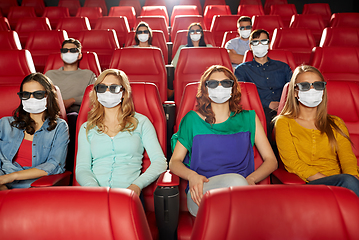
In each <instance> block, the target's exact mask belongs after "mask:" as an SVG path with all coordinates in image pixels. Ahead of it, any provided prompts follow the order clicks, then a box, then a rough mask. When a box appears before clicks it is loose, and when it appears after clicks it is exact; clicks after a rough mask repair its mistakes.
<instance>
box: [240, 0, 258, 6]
mask: <svg viewBox="0 0 359 240" xmlns="http://www.w3.org/2000/svg"><path fill="white" fill-rule="evenodd" d="M239 4H240V5H262V1H261V0H240V2H239Z"/></svg>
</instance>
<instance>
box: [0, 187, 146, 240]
mask: <svg viewBox="0 0 359 240" xmlns="http://www.w3.org/2000/svg"><path fill="white" fill-rule="evenodd" d="M24 199H26V201H24ZM0 213H1V214H0V231H1V234H2V238H4V239H25V238H28V237H29V236H31V238H34V239H39V240H40V239H54V240H56V239H67V238H69V237H70V236H71V237H70V238H73V239H111V240H112V239H123V240H125V239H126V240H131V239H133V240H140V239H142V240H148V239H152V238H151V234H150V229H149V227H148V224H147V222H146V218H145V213H144V211H143V208H142V206H141V202H140V200H139V198H138V197H137V195H136V194H135V193H134V192H132V191H130V190H127V189H108V188H89V187H87V188H82V187H56V188H46V189H44V188H39V189H16V190H11V191H1V192H0ZM69 217H70V219H71V220H69Z"/></svg>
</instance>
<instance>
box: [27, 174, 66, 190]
mask: <svg viewBox="0 0 359 240" xmlns="http://www.w3.org/2000/svg"><path fill="white" fill-rule="evenodd" d="M70 176H71V172H70V171H66V172H64V173H61V174H54V175H48V176H44V177H41V178H39V179H37V180H36V181H35V182H33V183H32V184H31V187H51V186H68V185H70Z"/></svg>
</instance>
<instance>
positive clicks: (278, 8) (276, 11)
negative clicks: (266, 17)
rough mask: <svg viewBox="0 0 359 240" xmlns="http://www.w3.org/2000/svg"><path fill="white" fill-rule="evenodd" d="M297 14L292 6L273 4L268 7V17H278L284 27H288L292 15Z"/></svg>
mask: <svg viewBox="0 0 359 240" xmlns="http://www.w3.org/2000/svg"><path fill="white" fill-rule="evenodd" d="M294 14H297V9H296V8H295V5H294V4H274V5H271V6H270V15H279V16H280V17H281V19H282V21H283V24H284V27H289V24H290V20H291V19H292V15H294Z"/></svg>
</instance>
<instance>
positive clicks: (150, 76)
mask: <svg viewBox="0 0 359 240" xmlns="http://www.w3.org/2000/svg"><path fill="white" fill-rule="evenodd" d="M134 62H135V63H136V64H134ZM139 66H141V67H139ZM110 68H115V69H121V70H122V71H124V72H125V73H126V75H127V76H128V78H129V80H130V82H131V83H132V82H151V83H154V84H155V85H156V86H157V88H158V90H159V93H160V97H161V100H162V102H164V101H166V100H167V73H166V67H165V62H164V60H163V56H162V51H161V50H160V49H159V48H156V47H152V48H151V47H150V48H133V47H129V48H122V49H118V50H116V51H115V52H114V53H113V56H112V59H111V64H110Z"/></svg>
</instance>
